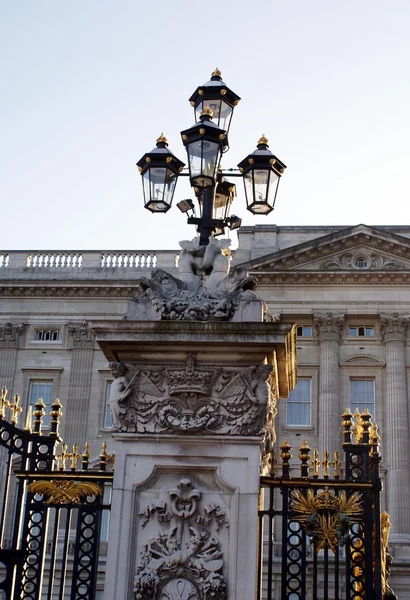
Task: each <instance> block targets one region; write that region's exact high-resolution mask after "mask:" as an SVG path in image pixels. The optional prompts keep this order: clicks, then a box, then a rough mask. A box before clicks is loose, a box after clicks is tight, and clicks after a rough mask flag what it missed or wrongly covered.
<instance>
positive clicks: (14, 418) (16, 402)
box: [8, 394, 23, 426]
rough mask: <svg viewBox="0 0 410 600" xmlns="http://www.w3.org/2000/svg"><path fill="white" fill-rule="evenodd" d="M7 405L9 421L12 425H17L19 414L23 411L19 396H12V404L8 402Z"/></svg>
mask: <svg viewBox="0 0 410 600" xmlns="http://www.w3.org/2000/svg"><path fill="white" fill-rule="evenodd" d="M8 407H9V409H10V411H11V422H12V423H13V425H16V426H17V424H18V418H19V414H20V413H21V412H23V409H22V408H21V406H20V396H19V395H18V394H16V395H15V396H14V398H13V403H12V404H10V403H8Z"/></svg>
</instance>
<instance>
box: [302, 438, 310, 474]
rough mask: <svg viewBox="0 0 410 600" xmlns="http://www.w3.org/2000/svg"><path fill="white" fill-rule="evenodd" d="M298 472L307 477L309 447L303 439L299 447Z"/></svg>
mask: <svg viewBox="0 0 410 600" xmlns="http://www.w3.org/2000/svg"><path fill="white" fill-rule="evenodd" d="M299 460H300V474H301V476H302V477H309V462H310V448H309V446H308V443H307V441H306V440H305V441H304V442H303V444H302V445H301V447H300V448H299Z"/></svg>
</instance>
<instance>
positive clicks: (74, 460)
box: [70, 444, 81, 471]
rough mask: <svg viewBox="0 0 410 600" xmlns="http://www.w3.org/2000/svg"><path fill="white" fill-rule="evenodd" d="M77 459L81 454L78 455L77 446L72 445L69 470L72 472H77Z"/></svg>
mask: <svg viewBox="0 0 410 600" xmlns="http://www.w3.org/2000/svg"><path fill="white" fill-rule="evenodd" d="M79 458H81V454H78V444H73V451H72V453H71V458H70V469H71V470H72V471H76V470H77V462H78V459H79Z"/></svg>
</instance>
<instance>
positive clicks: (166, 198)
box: [142, 167, 177, 212]
mask: <svg viewBox="0 0 410 600" xmlns="http://www.w3.org/2000/svg"><path fill="white" fill-rule="evenodd" d="M176 179H177V178H176V175H175V174H174V173H173V172H172V171H170V170H169V169H166V168H165V167H151V168H150V169H148V170H147V171H146V172H145V173H144V175H143V178H142V180H143V187H144V202H145V206H146V208H148V209H149V210H151V211H152V212H166V211H167V210H168V209H169V208H170V206H171V202H172V196H173V194H174V190H175V184H176Z"/></svg>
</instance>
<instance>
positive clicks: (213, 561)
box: [134, 478, 229, 600]
mask: <svg viewBox="0 0 410 600" xmlns="http://www.w3.org/2000/svg"><path fill="white" fill-rule="evenodd" d="M169 498H170V502H169V506H167V503H162V504H161V506H160V507H159V509H160V510H159V512H158V513H157V516H158V520H159V522H160V523H161V522H164V519H162V518H161V516H163V514H164V512H165V514H167V515H168V518H167V521H168V522H169V527H168V528H167V529H163V530H161V531H160V532H159V533H158V534H157V536H156V537H154V538H153V539H150V540H149V541H148V543H146V544H145V545H144V547H143V550H142V552H141V561H140V565H139V566H138V567H137V573H136V576H135V580H134V600H156V599H158V600H194V599H198V600H207V599H208V598H213V599H215V600H226V598H227V593H226V582H225V578H224V575H223V566H224V559H223V553H222V548H221V542H220V541H219V539H218V538H217V537H216V536H215V535H213V533H212V530H211V529H210V526H211V524H212V521H213V519H214V518H215V519H218V516H217V515H219V526H221V523H222V524H223V525H224V526H226V527H228V525H229V523H228V520H227V518H226V515H225V512H224V511H223V510H222V509H221V508H220V507H219V506H215V505H213V504H211V505H208V506H205V507H204V509H203V510H202V511H201V510H200V501H201V492H200V491H199V489H196V488H195V487H194V485H193V483H192V481H191V480H190V479H188V478H183V479H181V481H180V482H179V484H178V485H177V487H176V489H172V490H170V491H169ZM155 512H157V509H156V508H155V507H154V506H148V507H147V509H146V510H145V511H142V512H141V513H140V516H142V517H143V518H144V521H143V525H144V524H146V523H147V522H148V521H149V520H150V518H151V517H152V516H153V514H154V513H155ZM218 528H219V527H218V526H217V529H218Z"/></svg>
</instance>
